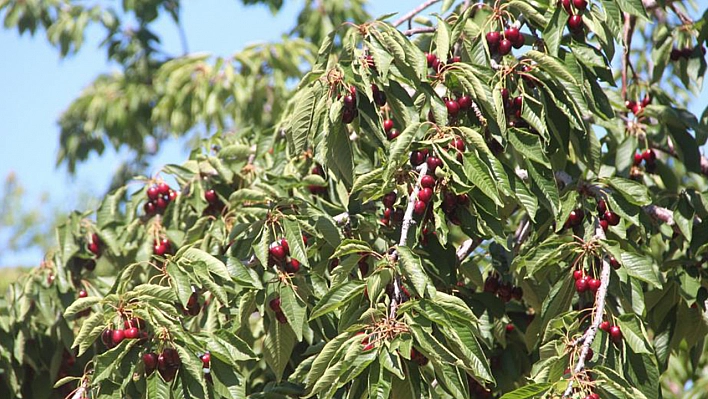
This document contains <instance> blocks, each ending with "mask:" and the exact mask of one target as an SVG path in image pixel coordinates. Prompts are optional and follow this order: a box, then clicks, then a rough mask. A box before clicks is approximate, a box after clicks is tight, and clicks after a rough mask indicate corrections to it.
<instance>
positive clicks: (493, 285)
mask: <svg viewBox="0 0 708 399" xmlns="http://www.w3.org/2000/svg"><path fill="white" fill-rule="evenodd" d="M498 288H499V279H498V278H497V277H495V276H493V275H489V276H487V278H486V279H485V280H484V292H491V293H495V292H497V289H498Z"/></svg>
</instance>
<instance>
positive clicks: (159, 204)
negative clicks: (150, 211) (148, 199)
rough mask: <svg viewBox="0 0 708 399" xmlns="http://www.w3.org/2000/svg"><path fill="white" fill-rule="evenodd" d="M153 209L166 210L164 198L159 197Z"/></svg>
mask: <svg viewBox="0 0 708 399" xmlns="http://www.w3.org/2000/svg"><path fill="white" fill-rule="evenodd" d="M155 207H156V208H157V210H158V211H162V210H164V209H165V208H167V201H165V199H164V198H162V197H160V198H158V199H157V201H155Z"/></svg>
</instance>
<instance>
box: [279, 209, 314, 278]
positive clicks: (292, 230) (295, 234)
mask: <svg viewBox="0 0 708 399" xmlns="http://www.w3.org/2000/svg"><path fill="white" fill-rule="evenodd" d="M283 229H284V230H285V238H287V240H288V247H289V248H290V255H291V256H292V257H293V258H295V259H297V260H298V261H300V263H302V264H303V265H304V266H305V267H306V268H309V267H310V262H309V260H308V259H307V249H306V248H305V243H304V242H303V241H302V230H300V224H299V223H298V222H296V221H293V220H290V219H283Z"/></svg>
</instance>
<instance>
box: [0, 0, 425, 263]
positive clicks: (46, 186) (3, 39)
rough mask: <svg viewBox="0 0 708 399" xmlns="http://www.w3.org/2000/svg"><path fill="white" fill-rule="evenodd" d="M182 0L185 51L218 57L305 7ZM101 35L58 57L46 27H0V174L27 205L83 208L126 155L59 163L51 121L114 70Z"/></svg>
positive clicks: (391, 5)
mask: <svg viewBox="0 0 708 399" xmlns="http://www.w3.org/2000/svg"><path fill="white" fill-rule="evenodd" d="M182 4H183V7H184V9H183V10H182V16H181V17H182V21H183V26H184V30H185V32H186V36H187V38H188V45H189V51H190V52H208V53H211V54H214V55H218V56H228V55H231V54H233V53H235V52H237V51H239V50H240V49H242V48H244V47H245V46H246V45H248V44H251V43H254V42H263V41H276V40H278V39H279V38H280V37H281V36H282V34H284V33H286V32H287V31H288V30H290V29H291V28H292V27H293V26H294V23H295V17H296V15H297V11H298V10H299V9H300V8H301V7H302V2H301V1H286V2H285V6H284V8H283V9H282V10H281V12H280V13H279V14H277V15H276V16H273V15H272V14H271V13H270V11H269V10H268V9H267V8H266V7H263V6H252V7H245V6H243V5H241V2H240V1H236V0H200V1H198V2H196V1H185V2H182ZM418 4H420V0H374V1H371V2H370V4H369V7H368V9H369V12H370V13H371V14H372V15H374V16H379V15H383V14H387V13H391V12H406V11H408V10H410V9H412V8H414V7H415V6H417V5H418ZM435 9H436V8H435V7H431V10H435ZM438 9H439V8H438ZM0 19H1V18H0ZM157 30H158V32H159V34H160V37H161V38H162V44H163V48H164V49H165V50H166V51H167V52H168V53H170V54H175V55H176V54H181V53H182V47H181V44H180V41H179V36H178V32H177V29H176V27H175V25H174V23H172V21H171V20H170V19H169V18H163V19H162V20H160V21H158V24H157ZM101 34H102V33H101V31H100V30H98V29H95V30H89V31H88V33H87V35H86V41H85V44H84V46H83V47H82V49H81V50H80V51H79V53H78V54H77V55H74V56H70V57H68V58H65V59H62V58H61V57H60V56H59V52H58V51H57V50H56V49H55V48H53V47H51V46H50V45H49V44H48V43H47V41H46V39H45V36H44V32H42V33H40V34H39V35H37V36H35V37H31V36H29V35H27V34H25V35H24V36H20V35H19V34H18V33H17V31H16V30H5V29H2V28H0V49H2V52H3V54H4V56H3V57H1V58H0V88H2V90H0V179H2V180H4V179H5V177H6V176H7V175H8V174H9V173H11V172H14V173H15V174H16V175H17V177H18V179H19V181H20V183H21V184H22V185H23V186H24V188H25V189H26V191H27V193H28V195H27V200H28V204H26V205H27V207H28V208H29V207H32V206H37V204H39V198H40V196H41V195H42V194H43V193H45V192H48V193H50V195H49V198H50V200H51V204H52V206H56V207H58V208H60V209H62V210H64V211H66V212H69V211H71V210H73V209H86V204H81V203H80V198H79V195H78V194H79V193H89V194H92V195H93V196H100V195H101V194H103V193H104V192H105V190H106V189H107V187H108V184H109V182H110V177H111V175H112V172H113V170H114V169H115V168H116V167H117V166H118V165H119V164H120V163H121V160H122V159H124V158H126V153H125V151H118V152H115V151H112V150H107V151H106V152H105V153H104V155H103V156H101V157H96V156H94V157H93V158H92V159H91V160H90V161H89V162H87V163H85V164H82V165H79V167H78V172H77V174H76V176H74V177H72V176H69V174H68V173H67V172H66V169H65V168H59V169H57V168H56V154H57V151H58V147H59V139H58V137H59V128H58V126H57V123H56V122H57V120H58V118H59V116H60V115H61V113H62V111H63V110H64V109H66V108H67V107H68V105H69V104H70V103H71V101H72V100H73V99H75V98H76V97H77V96H78V95H79V94H80V92H81V90H82V88H84V87H86V86H87V85H88V84H90V83H91V82H92V81H93V80H94V78H95V77H96V76H97V75H99V74H101V73H106V72H110V71H111V70H113V69H116V67H115V66H114V65H110V64H108V63H107V62H106V55H105V50H103V49H99V48H98V45H99V43H100V41H101V39H102V36H101ZM187 154H188V152H187V151H186V150H185V141H184V140H181V141H179V140H172V141H171V142H169V143H166V144H165V145H164V146H163V148H162V151H161V153H160V155H159V157H157V158H156V159H155V161H154V162H153V167H152V169H153V170H152V171H150V172H154V171H156V170H158V169H159V168H160V167H161V166H162V165H164V164H167V163H182V162H183V161H184V160H185V159H186V157H187ZM41 258H42V253H40V252H39V251H36V250H29V251H21V252H17V253H10V254H7V253H5V254H0V267H2V266H12V265H34V264H38V263H39V261H40V260H41Z"/></svg>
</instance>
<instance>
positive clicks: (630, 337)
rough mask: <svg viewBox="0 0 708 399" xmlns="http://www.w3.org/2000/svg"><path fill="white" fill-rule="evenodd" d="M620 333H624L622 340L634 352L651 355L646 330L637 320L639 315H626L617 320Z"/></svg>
mask: <svg viewBox="0 0 708 399" xmlns="http://www.w3.org/2000/svg"><path fill="white" fill-rule="evenodd" d="M617 324H618V325H619V328H620V331H622V339H623V340H624V342H626V343H627V345H629V347H630V348H632V351H633V352H634V353H637V354H641V353H645V354H650V353H651V351H650V350H649V347H650V345H649V343H648V342H647V339H646V337H645V332H644V331H643V330H644V329H643V328H642V325H641V324H640V322H639V320H638V319H637V315H634V314H624V315H622V316H620V317H619V319H617Z"/></svg>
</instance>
